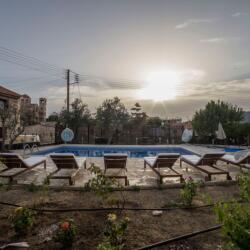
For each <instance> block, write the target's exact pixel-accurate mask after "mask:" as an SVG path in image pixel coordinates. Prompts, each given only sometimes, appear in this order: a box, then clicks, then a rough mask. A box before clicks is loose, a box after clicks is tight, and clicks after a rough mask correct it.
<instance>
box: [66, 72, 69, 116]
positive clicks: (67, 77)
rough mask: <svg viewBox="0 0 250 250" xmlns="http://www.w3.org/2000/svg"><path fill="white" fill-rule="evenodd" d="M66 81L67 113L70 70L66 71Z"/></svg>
mask: <svg viewBox="0 0 250 250" xmlns="http://www.w3.org/2000/svg"><path fill="white" fill-rule="evenodd" d="M66 74H67V75H66V79H67V111H68V113H69V85H70V70H69V69H67V71H66Z"/></svg>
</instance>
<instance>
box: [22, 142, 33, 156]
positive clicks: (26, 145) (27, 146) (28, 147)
mask: <svg viewBox="0 0 250 250" xmlns="http://www.w3.org/2000/svg"><path fill="white" fill-rule="evenodd" d="M26 149H29V151H30V154H31V153H32V150H31V147H30V145H29V144H24V146H23V156H26V155H28V154H26V153H25V152H26Z"/></svg>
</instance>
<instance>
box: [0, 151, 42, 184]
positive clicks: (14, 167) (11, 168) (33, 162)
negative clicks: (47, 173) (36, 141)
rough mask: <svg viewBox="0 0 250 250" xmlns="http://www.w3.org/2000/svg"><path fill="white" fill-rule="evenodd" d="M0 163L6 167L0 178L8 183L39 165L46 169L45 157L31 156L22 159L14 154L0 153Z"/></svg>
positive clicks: (0, 173)
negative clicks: (5, 179) (7, 180)
mask: <svg viewBox="0 0 250 250" xmlns="http://www.w3.org/2000/svg"><path fill="white" fill-rule="evenodd" d="M0 162H1V163H2V164H3V165H4V166H6V167H7V168H5V169H4V170H2V171H1V172H0V177H2V178H7V179H9V182H12V181H13V179H14V177H16V176H17V175H20V174H22V173H24V172H26V171H29V170H31V169H33V168H34V167H36V166H39V165H41V164H43V165H44V168H46V157H42V156H31V157H29V158H27V159H23V158H22V157H21V156H19V155H18V154H16V153H0Z"/></svg>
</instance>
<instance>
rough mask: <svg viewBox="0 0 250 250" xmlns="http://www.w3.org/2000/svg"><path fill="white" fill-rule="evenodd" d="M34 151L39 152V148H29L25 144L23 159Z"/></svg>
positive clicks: (34, 145)
mask: <svg viewBox="0 0 250 250" xmlns="http://www.w3.org/2000/svg"><path fill="white" fill-rule="evenodd" d="M35 149H36V151H39V148H38V146H37V145H36V144H33V145H32V147H31V146H30V144H25V145H24V146H23V157H25V156H28V155H31V154H32V153H33V152H34V151H35ZM27 150H28V151H29V152H28V153H26V151H27Z"/></svg>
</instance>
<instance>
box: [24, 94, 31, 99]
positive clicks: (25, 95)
mask: <svg viewBox="0 0 250 250" xmlns="http://www.w3.org/2000/svg"><path fill="white" fill-rule="evenodd" d="M22 97H26V98H30V97H29V96H28V95H27V94H24V95H22Z"/></svg>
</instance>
